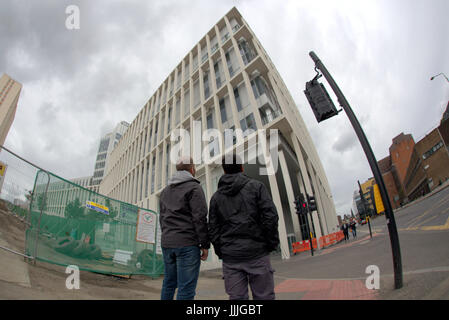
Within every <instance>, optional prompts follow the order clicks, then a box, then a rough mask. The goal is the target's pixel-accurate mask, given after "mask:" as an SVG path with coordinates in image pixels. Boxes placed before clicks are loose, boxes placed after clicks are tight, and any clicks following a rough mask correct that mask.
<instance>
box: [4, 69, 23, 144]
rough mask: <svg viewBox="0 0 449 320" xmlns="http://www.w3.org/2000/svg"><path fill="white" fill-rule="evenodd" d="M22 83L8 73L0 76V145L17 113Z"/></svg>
mask: <svg viewBox="0 0 449 320" xmlns="http://www.w3.org/2000/svg"><path fill="white" fill-rule="evenodd" d="M21 90H22V84H20V83H19V82H17V81H15V80H14V79H12V78H11V77H9V76H8V75H7V74H3V75H2V76H1V78H0V145H3V144H4V143H5V140H6V136H7V135H8V132H9V129H10V128H11V125H12V122H13V121H14V117H15V115H16V110H17V102H18V101H19V95H20V91H21Z"/></svg>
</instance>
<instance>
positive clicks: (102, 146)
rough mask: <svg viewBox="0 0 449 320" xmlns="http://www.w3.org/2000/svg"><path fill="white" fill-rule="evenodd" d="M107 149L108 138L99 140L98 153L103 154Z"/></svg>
mask: <svg viewBox="0 0 449 320" xmlns="http://www.w3.org/2000/svg"><path fill="white" fill-rule="evenodd" d="M108 147H109V138H107V139H104V140H101V142H100V147H99V148H98V152H99V153H100V152H104V151H107V150H108Z"/></svg>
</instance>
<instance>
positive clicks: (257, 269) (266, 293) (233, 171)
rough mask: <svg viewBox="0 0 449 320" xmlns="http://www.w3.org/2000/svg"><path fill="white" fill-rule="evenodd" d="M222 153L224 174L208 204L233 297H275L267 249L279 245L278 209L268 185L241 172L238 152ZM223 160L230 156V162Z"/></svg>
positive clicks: (211, 230) (217, 249) (214, 238)
mask: <svg viewBox="0 0 449 320" xmlns="http://www.w3.org/2000/svg"><path fill="white" fill-rule="evenodd" d="M226 159H228V156H225V157H223V170H224V173H225V174H224V175H223V176H222V177H221V178H220V180H219V182H218V190H217V192H216V193H215V194H214V195H213V196H212V198H211V200H210V207H209V223H208V228H209V237H210V240H211V242H212V244H213V246H214V250H215V253H216V254H217V255H218V257H219V258H220V259H222V260H223V277H224V282H225V289H226V293H227V294H228V295H229V299H231V300H236V299H241V300H247V299H248V298H249V297H248V284H249V286H250V288H251V292H252V295H253V299H257V300H268V299H274V298H275V294H274V280H273V272H274V270H273V269H272V268H271V264H270V257H269V253H270V252H271V251H274V250H276V249H277V247H278V245H279V233H278V220H279V218H278V214H277V210H276V207H275V206H274V203H273V201H272V200H271V196H270V194H269V193H268V190H267V188H266V187H265V185H264V184H263V183H261V182H259V181H257V180H253V179H250V178H249V177H247V176H246V175H245V174H243V166H242V165H241V160H240V159H239V157H238V156H236V155H234V156H233V157H231V161H226ZM225 162H231V163H230V164H226V163H225Z"/></svg>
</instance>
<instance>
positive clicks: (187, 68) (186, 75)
mask: <svg viewBox="0 0 449 320" xmlns="http://www.w3.org/2000/svg"><path fill="white" fill-rule="evenodd" d="M189 78H190V65H189V64H188V63H186V65H185V67H184V81H187V79H189Z"/></svg>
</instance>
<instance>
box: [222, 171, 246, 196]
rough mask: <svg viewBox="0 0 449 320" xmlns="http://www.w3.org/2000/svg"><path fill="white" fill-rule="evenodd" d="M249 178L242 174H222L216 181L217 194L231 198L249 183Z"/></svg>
mask: <svg viewBox="0 0 449 320" xmlns="http://www.w3.org/2000/svg"><path fill="white" fill-rule="evenodd" d="M249 180H250V179H249V177H248V176H246V175H245V174H244V173H241V172H240V173H232V174H224V175H223V176H222V177H221V178H220V181H218V190H217V191H218V192H219V193H221V194H225V195H229V196H233V195H236V194H237V193H239V191H240V190H241V189H242V188H243V187H244V186H245V185H246V184H247V183H248V182H249Z"/></svg>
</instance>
